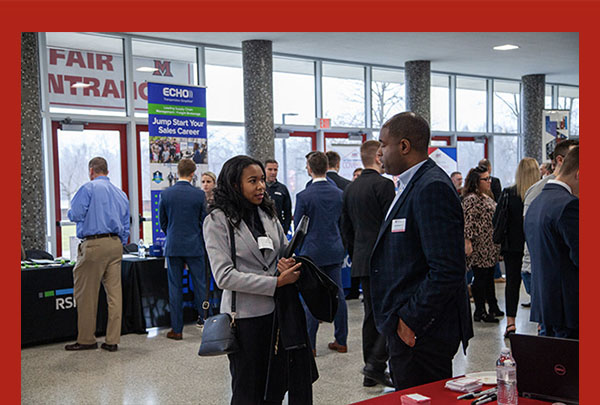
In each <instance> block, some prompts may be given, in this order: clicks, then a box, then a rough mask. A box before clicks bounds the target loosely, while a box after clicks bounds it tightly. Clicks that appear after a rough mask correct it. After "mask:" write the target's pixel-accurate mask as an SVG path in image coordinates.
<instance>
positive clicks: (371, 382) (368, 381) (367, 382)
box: [363, 376, 377, 387]
mask: <svg viewBox="0 0 600 405" xmlns="http://www.w3.org/2000/svg"><path fill="white" fill-rule="evenodd" d="M376 385H377V381H375V380H373V379H371V378H369V377H367V376H365V378H364V379H363V387H374V386H376Z"/></svg>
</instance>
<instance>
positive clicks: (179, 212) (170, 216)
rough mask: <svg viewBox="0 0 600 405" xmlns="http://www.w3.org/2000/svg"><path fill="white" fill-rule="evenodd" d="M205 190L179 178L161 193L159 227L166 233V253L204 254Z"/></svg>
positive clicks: (176, 254)
mask: <svg viewBox="0 0 600 405" xmlns="http://www.w3.org/2000/svg"><path fill="white" fill-rule="evenodd" d="M204 199H205V197H204V191H202V190H200V189H198V188H196V187H194V186H192V185H191V184H190V183H189V182H187V181H178V182H177V183H175V184H174V185H173V186H171V187H169V188H167V189H166V190H164V191H162V192H161V193H160V204H159V214H160V227H161V229H162V230H163V232H164V233H165V234H166V235H167V239H166V241H165V249H164V255H165V256H204V239H203V237H202V221H204V217H205V216H206V210H205V207H204V205H205V203H204Z"/></svg>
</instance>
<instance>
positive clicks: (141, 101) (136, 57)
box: [131, 40, 198, 117]
mask: <svg viewBox="0 0 600 405" xmlns="http://www.w3.org/2000/svg"><path fill="white" fill-rule="evenodd" d="M131 44H132V53H133V88H134V93H133V95H134V99H135V116H136V117H147V116H148V92H147V86H148V82H158V83H172V84H185V85H190V86H195V85H197V84H198V74H197V71H198V69H197V64H196V48H193V47H185V46H176V45H166V44H160V43H156V42H149V41H137V40H133V41H132V43H131Z"/></svg>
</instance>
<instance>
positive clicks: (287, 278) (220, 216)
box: [204, 156, 300, 404]
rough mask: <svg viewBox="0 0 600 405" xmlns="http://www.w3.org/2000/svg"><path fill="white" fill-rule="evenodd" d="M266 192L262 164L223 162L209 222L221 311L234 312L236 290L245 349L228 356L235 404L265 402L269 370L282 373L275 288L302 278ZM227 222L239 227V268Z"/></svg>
mask: <svg viewBox="0 0 600 405" xmlns="http://www.w3.org/2000/svg"><path fill="white" fill-rule="evenodd" d="M265 190H266V186H265V171H264V167H263V165H262V163H261V162H259V161H257V160H255V159H253V158H250V157H248V156H236V157H234V158H231V159H229V160H228V161H227V162H225V164H224V165H223V169H222V170H221V173H220V175H219V178H218V180H217V187H216V188H215V189H214V201H213V202H212V204H211V205H210V207H209V212H210V213H209V215H208V216H207V217H206V219H205V221H204V238H205V243H206V250H207V252H208V256H209V260H210V265H211V268H212V272H213V276H214V278H215V281H216V283H217V285H218V287H219V288H222V289H223V297H222V301H221V312H227V313H232V311H231V303H232V302H231V300H232V291H235V292H236V312H235V314H232V316H234V318H235V322H236V325H237V332H238V341H239V344H240V350H239V351H238V352H236V353H234V354H230V355H228V357H229V369H230V372H231V379H232V389H233V395H232V399H231V403H232V404H262V403H265V402H264V401H265V384H266V381H267V372H269V373H273V372H275V373H278V372H280V371H279V370H278V369H271V370H269V358H270V354H271V332H272V328H273V322H274V315H273V314H274V310H275V299H274V295H275V291H276V289H277V288H278V287H282V286H284V285H287V284H292V283H295V282H296V281H297V280H298V278H299V276H300V270H299V269H298V268H299V267H300V263H298V264H296V263H295V261H294V259H291V258H290V259H285V258H281V257H282V255H283V253H284V250H285V248H286V247H287V244H288V241H287V239H286V237H285V235H284V233H283V230H282V228H281V225H280V223H279V221H278V219H277V216H276V214H275V210H274V208H273V202H272V201H271V200H270V199H269V198H268V197H267V195H266V193H265ZM228 222H229V223H231V225H233V229H234V237H235V249H236V252H235V256H236V265H235V267H234V265H233V260H232V258H231V241H230V238H229V229H228ZM273 366H274V365H273V364H271V367H273ZM275 366H276V367H277V366H281V364H280V363H278V364H277V365H275ZM284 392H285V391H284ZM282 400H283V395H282V396H281V398H275V403H277V402H279V403H280V402H281V401H282ZM269 403H271V402H269Z"/></svg>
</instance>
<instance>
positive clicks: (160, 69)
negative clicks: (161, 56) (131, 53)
mask: <svg viewBox="0 0 600 405" xmlns="http://www.w3.org/2000/svg"><path fill="white" fill-rule="evenodd" d="M154 67H155V68H156V69H157V70H155V71H154V73H152V75H153V76H168V77H173V74H172V73H171V61H168V60H165V61H161V60H156V59H155V60H154Z"/></svg>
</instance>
